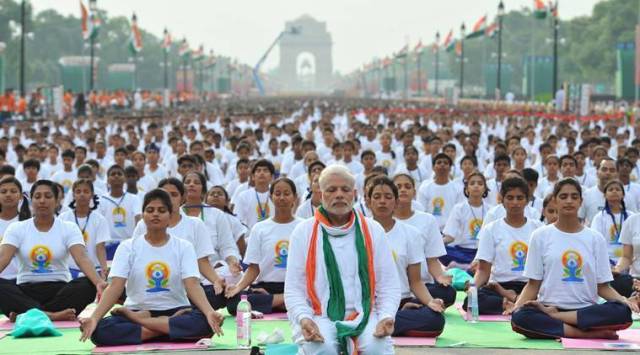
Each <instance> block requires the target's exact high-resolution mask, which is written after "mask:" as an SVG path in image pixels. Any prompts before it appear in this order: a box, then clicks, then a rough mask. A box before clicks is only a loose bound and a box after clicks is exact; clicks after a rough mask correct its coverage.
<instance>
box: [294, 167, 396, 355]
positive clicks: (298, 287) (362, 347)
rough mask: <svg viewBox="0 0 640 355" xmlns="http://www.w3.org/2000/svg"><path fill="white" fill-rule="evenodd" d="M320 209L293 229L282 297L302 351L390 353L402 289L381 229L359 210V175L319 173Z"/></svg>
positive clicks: (336, 171)
mask: <svg viewBox="0 0 640 355" xmlns="http://www.w3.org/2000/svg"><path fill="white" fill-rule="evenodd" d="M319 182H320V190H321V192H322V206H321V207H320V208H318V210H317V211H316V213H315V216H314V217H313V218H310V219H307V220H305V221H303V222H301V223H300V224H298V226H297V227H296V229H295V230H294V231H293V233H292V235H291V239H290V244H289V257H288V265H287V274H286V278H285V289H284V298H285V304H286V306H287V310H288V315H289V320H290V321H291V323H292V326H293V334H294V339H295V341H296V343H298V344H299V346H300V347H301V349H300V350H302V352H303V353H305V354H335V353H348V354H354V353H362V354H393V344H392V342H391V338H390V335H391V334H392V333H393V330H394V319H395V314H396V310H397V309H398V306H399V303H400V284H399V281H398V275H397V272H396V271H395V265H394V261H393V256H392V253H391V250H390V248H389V246H388V245H387V241H386V238H385V232H384V229H383V228H382V227H381V226H380V224H378V223H377V222H375V221H374V220H372V219H368V218H365V217H364V216H363V215H362V214H361V213H360V212H358V211H356V210H354V208H353V202H354V197H355V178H354V176H353V175H351V173H350V172H349V171H348V170H347V168H345V167H343V166H340V165H331V166H329V167H327V168H326V169H324V170H323V171H322V173H321V174H320V181H319Z"/></svg>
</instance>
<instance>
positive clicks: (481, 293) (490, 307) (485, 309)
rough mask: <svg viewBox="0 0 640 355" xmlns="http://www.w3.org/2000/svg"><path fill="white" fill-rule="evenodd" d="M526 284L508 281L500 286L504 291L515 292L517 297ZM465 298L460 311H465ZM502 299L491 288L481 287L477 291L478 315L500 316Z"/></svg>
mask: <svg viewBox="0 0 640 355" xmlns="http://www.w3.org/2000/svg"><path fill="white" fill-rule="evenodd" d="M526 284H527V283H526V282H521V281H510V282H502V283H500V286H502V288H504V289H505V290H512V291H515V292H516V293H517V294H518V295H520V294H521V293H522V289H523V288H524V286H525V285H526ZM467 298H468V297H465V299H464V302H463V303H462V309H464V310H465V311H466V310H467V301H468V300H467ZM503 299H504V297H502V296H500V294H498V292H496V291H495V290H493V289H491V288H487V287H481V288H480V289H478V311H479V312H480V314H502V312H503V311H504V310H503V309H502V300H503Z"/></svg>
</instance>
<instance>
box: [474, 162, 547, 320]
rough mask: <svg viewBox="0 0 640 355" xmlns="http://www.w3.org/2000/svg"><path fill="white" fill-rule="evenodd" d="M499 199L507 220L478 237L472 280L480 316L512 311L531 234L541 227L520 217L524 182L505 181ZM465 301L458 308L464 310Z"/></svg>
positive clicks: (524, 201) (525, 189) (495, 223)
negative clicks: (476, 264)
mask: <svg viewBox="0 0 640 355" xmlns="http://www.w3.org/2000/svg"><path fill="white" fill-rule="evenodd" d="M474 174H475V173H474ZM500 196H501V200H502V205H503V206H504V209H505V210H506V212H507V216H506V217H504V218H501V219H498V220H495V221H493V222H490V223H489V224H487V225H486V226H484V227H482V228H481V229H480V233H479V234H478V240H479V244H478V253H477V254H476V260H477V261H478V268H477V270H476V273H475V275H474V279H475V284H476V286H477V287H478V309H479V311H480V314H503V312H504V311H505V310H511V309H513V304H514V303H515V302H516V298H517V297H518V295H519V294H520V293H521V292H522V289H523V288H524V286H525V284H526V281H527V279H526V278H525V277H524V276H522V272H523V271H524V266H525V260H526V258H527V250H528V248H529V244H530V240H531V234H532V233H533V231H535V230H536V228H538V227H540V226H542V223H541V222H540V221H537V220H532V219H528V218H527V217H525V215H524V209H525V207H526V206H527V204H528V202H529V199H528V196H529V186H528V185H527V182H526V181H524V179H522V178H519V177H512V178H508V179H505V180H504V181H503V182H502V185H501V186H500ZM467 301H468V300H467V299H465V300H464V303H463V306H462V307H463V309H465V310H466V309H467Z"/></svg>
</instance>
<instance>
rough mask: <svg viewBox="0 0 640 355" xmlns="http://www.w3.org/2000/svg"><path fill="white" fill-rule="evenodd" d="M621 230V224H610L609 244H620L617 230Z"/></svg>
mask: <svg viewBox="0 0 640 355" xmlns="http://www.w3.org/2000/svg"><path fill="white" fill-rule="evenodd" d="M621 230H622V224H612V225H611V227H609V244H621V243H620V233H618V231H621Z"/></svg>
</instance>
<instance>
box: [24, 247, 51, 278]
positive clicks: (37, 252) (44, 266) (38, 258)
mask: <svg viewBox="0 0 640 355" xmlns="http://www.w3.org/2000/svg"><path fill="white" fill-rule="evenodd" d="M29 256H30V258H31V272H33V273H36V274H46V273H50V272H52V271H51V259H52V257H53V255H52V254H51V250H49V248H48V247H47V246H46V245H36V246H34V247H33V248H31V253H29Z"/></svg>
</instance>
